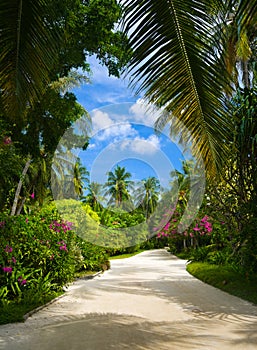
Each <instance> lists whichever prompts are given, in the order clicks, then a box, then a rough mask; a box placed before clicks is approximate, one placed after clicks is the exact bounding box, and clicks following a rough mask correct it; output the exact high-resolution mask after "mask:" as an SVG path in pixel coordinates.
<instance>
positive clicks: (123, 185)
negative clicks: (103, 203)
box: [105, 165, 133, 207]
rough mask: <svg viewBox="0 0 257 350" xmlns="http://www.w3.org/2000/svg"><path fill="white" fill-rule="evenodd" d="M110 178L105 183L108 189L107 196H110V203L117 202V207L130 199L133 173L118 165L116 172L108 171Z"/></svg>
mask: <svg viewBox="0 0 257 350" xmlns="http://www.w3.org/2000/svg"><path fill="white" fill-rule="evenodd" d="M107 175H108V179H107V182H106V184H105V187H106V188H107V191H106V192H105V195H106V196H110V199H109V202H108V204H112V203H115V206H116V207H120V206H121V205H122V203H123V202H124V201H128V200H129V199H130V194H129V192H128V189H129V188H132V183H133V182H132V181H130V180H129V179H130V178H131V174H130V173H128V172H126V169H125V168H124V167H120V166H119V165H117V167H116V168H115V169H114V172H112V171H109V172H108V173H107Z"/></svg>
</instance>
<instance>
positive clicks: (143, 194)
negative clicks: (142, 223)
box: [136, 177, 160, 219]
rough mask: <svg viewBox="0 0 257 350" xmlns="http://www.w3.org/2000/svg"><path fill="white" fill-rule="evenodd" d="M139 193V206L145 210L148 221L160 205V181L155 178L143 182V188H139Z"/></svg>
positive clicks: (137, 198)
mask: <svg viewBox="0 0 257 350" xmlns="http://www.w3.org/2000/svg"><path fill="white" fill-rule="evenodd" d="M138 191H139V193H138V195H137V197H136V200H137V205H138V206H140V207H141V208H142V209H143V211H144V213H145V216H146V218H147V219H148V218H149V216H150V215H151V214H152V213H153V212H154V210H155V208H156V206H157V204H158V199H159V194H160V181H159V180H158V179H156V178H155V177H149V178H147V179H145V180H142V186H141V187H139V189H138Z"/></svg>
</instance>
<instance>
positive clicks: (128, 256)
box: [109, 249, 145, 260]
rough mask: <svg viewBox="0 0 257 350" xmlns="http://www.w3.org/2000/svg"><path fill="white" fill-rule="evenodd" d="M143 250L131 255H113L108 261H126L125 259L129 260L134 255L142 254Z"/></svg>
mask: <svg viewBox="0 0 257 350" xmlns="http://www.w3.org/2000/svg"><path fill="white" fill-rule="evenodd" d="M144 251H145V250H144V249H139V250H138V251H136V252H133V253H126V254H120V255H114V256H110V258H109V260H116V259H126V258H131V257H132V256H134V255H137V254H139V253H142V252H144Z"/></svg>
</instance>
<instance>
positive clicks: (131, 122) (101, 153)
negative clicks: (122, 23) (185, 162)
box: [74, 57, 184, 187]
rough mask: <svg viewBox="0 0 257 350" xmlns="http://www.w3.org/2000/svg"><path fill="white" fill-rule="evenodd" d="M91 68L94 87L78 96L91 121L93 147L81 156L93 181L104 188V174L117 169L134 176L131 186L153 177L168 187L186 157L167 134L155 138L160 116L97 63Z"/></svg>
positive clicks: (79, 90)
mask: <svg viewBox="0 0 257 350" xmlns="http://www.w3.org/2000/svg"><path fill="white" fill-rule="evenodd" d="M89 63H90V66H91V69H92V73H93V74H92V77H91V83H90V84H85V85H83V86H81V87H79V88H76V89H75V90H74V93H75V94H76V96H77V99H78V102H79V103H80V104H82V105H83V106H84V108H85V109H86V110H87V111H88V112H89V113H90V116H91V118H92V132H91V134H90V145H89V147H88V149H87V150H86V151H81V152H80V153H79V154H78V155H79V157H80V159H81V161H82V164H83V165H84V166H85V167H86V168H87V169H88V170H89V171H90V180H91V181H96V182H100V183H104V182H105V181H106V180H107V176H106V173H107V172H108V171H111V170H113V169H114V168H115V167H116V166H117V165H118V164H119V165H120V166H125V167H126V170H127V171H128V172H130V173H131V174H132V180H135V181H140V180H142V179H144V178H147V177H149V176H155V177H157V178H158V179H159V180H160V182H161V185H162V186H163V187H166V186H167V185H168V183H169V181H170V175H169V174H170V171H172V170H174V169H175V168H176V169H181V159H184V156H183V154H182V151H183V150H182V148H181V146H179V145H178V143H177V142H172V141H171V140H170V138H169V136H168V131H167V130H165V131H163V132H162V133H160V135H156V134H155V132H154V121H155V120H156V118H157V117H158V114H159V113H160V111H156V110H154V109H151V108H150V109H149V106H146V104H145V103H144V101H143V99H142V96H135V95H134V93H133V91H132V90H131V89H129V88H128V80H124V79H118V78H115V77H109V76H108V72H107V69H106V68H105V67H103V66H101V65H100V64H99V63H98V62H97V61H96V60H95V59H94V57H90V60H89Z"/></svg>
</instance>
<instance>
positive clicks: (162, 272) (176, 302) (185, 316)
mask: <svg viewBox="0 0 257 350" xmlns="http://www.w3.org/2000/svg"><path fill="white" fill-rule="evenodd" d="M185 263H186V262H185V261H184V260H179V259H177V258H175V257H174V256H172V255H170V254H169V253H168V252H166V251H165V250H153V251H146V252H143V253H141V254H139V255H136V256H134V257H132V258H129V259H123V260H113V261H111V270H109V271H106V272H105V273H104V274H102V275H100V276H99V277H95V278H94V279H92V280H79V281H77V282H76V283H74V284H73V285H72V286H71V287H70V288H69V289H68V292H67V293H66V294H65V296H64V297H62V298H61V299H59V300H58V301H55V302H54V303H53V304H51V305H50V306H48V307H45V308H44V309H42V310H41V311H39V312H37V313H35V314H34V315H33V316H31V317H29V318H28V319H27V320H26V322H25V323H20V324H9V325H4V326H0V349H1V350H46V349H51V350H111V349H115V350H123V349H130V350H144V349H147V350H169V349H171V350H184V349H185V350H187V349H188V350H189V349H190V350H191V349H197V350H200V349H204V350H209V349H211V350H212V349H219V350H220V349H222V350H225V349H233V350H237V349H238V350H239V349H240V350H241V349H244V350H248V349H249V350H250V349H257V307H256V306H253V305H252V304H251V303H248V302H246V301H243V300H241V299H239V298H237V297H233V296H231V295H228V294H226V293H224V292H222V291H219V290H217V289H215V288H213V287H211V286H208V285H207V284H204V283H202V282H200V281H198V280H197V279H195V278H194V277H192V276H191V275H189V274H188V273H187V272H186V270H185Z"/></svg>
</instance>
